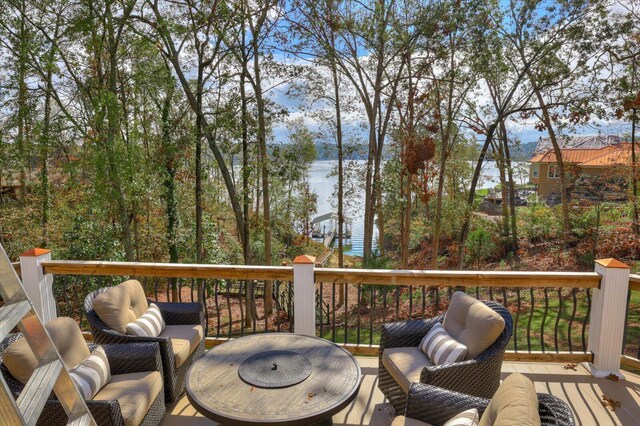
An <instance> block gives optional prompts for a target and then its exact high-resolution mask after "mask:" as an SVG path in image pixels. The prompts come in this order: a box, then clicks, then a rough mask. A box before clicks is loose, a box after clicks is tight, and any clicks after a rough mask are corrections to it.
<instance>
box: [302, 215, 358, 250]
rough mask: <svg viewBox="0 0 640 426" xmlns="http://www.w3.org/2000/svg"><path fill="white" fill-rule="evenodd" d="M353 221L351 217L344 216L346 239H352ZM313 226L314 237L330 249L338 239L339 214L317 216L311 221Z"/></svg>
mask: <svg viewBox="0 0 640 426" xmlns="http://www.w3.org/2000/svg"><path fill="white" fill-rule="evenodd" d="M352 222H353V220H352V219H351V218H350V217H347V216H344V225H345V229H344V237H345V238H350V237H351V224H352ZM311 225H312V226H313V230H312V235H311V236H312V237H313V238H317V239H322V242H323V244H324V246H325V247H327V248H329V247H331V245H332V244H333V241H334V240H335V239H336V238H337V237H338V213H335V212H332V213H326V214H322V215H320V216H316V217H314V218H313V220H312V221H311Z"/></svg>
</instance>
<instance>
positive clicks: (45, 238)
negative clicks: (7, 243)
mask: <svg viewBox="0 0 640 426" xmlns="http://www.w3.org/2000/svg"><path fill="white" fill-rule="evenodd" d="M51 52H52V51H51ZM51 52H50V53H49V59H50V60H52V59H53V58H52V56H53V55H52V53H51ZM45 84H46V89H45V90H46V93H45V97H44V124H43V127H42V136H41V138H40V161H41V163H42V165H41V168H40V186H41V191H42V212H41V216H40V224H41V226H42V242H41V244H42V247H47V246H48V244H49V208H50V204H51V203H50V200H49V168H48V167H49V138H50V132H51V89H52V71H51V66H48V67H47V78H46V82H45Z"/></svg>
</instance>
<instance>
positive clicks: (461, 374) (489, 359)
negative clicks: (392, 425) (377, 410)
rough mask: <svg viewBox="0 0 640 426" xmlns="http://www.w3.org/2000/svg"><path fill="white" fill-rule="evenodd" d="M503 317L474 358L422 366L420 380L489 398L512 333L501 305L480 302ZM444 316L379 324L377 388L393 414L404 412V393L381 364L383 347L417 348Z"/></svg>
mask: <svg viewBox="0 0 640 426" xmlns="http://www.w3.org/2000/svg"><path fill="white" fill-rule="evenodd" d="M483 303H484V304H485V305H487V306H488V307H490V308H491V309H493V310H494V311H496V312H497V313H498V314H500V316H501V317H502V318H503V319H504V323H505V326H504V330H503V331H502V334H500V336H499V337H498V339H497V340H496V341H495V342H494V343H493V344H492V345H491V346H489V348H487V349H486V350H485V351H484V352H483V353H481V354H480V355H479V356H477V357H476V358H474V359H468V360H464V361H460V362H456V363H453V364H446V365H432V366H425V367H424V368H422V370H421V372H420V383H425V384H430V385H433V386H438V387H441V388H444V389H449V390H452V391H456V392H461V393H463V394H467V395H473V396H476V397H481V398H491V397H492V396H493V394H494V393H495V391H496V390H497V389H498V387H499V386H500V369H501V368H502V359H503V357H504V351H505V348H506V346H507V344H508V343H509V340H510V339H511V335H512V333H513V320H512V318H511V314H510V313H509V311H508V310H507V309H506V308H504V306H502V305H500V304H498V303H495V302H490V301H485V302H483ZM443 320H444V315H439V316H437V317H434V318H431V319H428V320H409V321H402V322H395V323H387V324H383V326H382V336H381V340H380V352H379V373H378V387H379V388H380V390H381V391H382V393H383V394H384V395H385V396H386V397H387V399H388V400H389V402H390V403H391V405H392V406H393V408H394V409H395V410H396V413H398V414H400V413H403V412H404V409H405V406H406V399H407V393H406V391H405V390H403V389H402V387H401V386H400V384H399V383H398V382H397V381H396V380H395V379H394V377H393V376H392V375H391V373H390V372H389V371H388V370H387V368H386V367H385V366H384V365H383V363H382V356H383V353H384V350H385V349H387V348H404V347H417V346H418V345H419V344H420V341H421V340H422V338H423V337H424V336H426V334H427V333H428V332H429V330H431V327H433V326H434V325H435V324H436V323H442V322H443Z"/></svg>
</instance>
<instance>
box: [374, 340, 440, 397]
mask: <svg viewBox="0 0 640 426" xmlns="http://www.w3.org/2000/svg"><path fill="white" fill-rule="evenodd" d="M382 365H384V366H385V367H386V369H387V371H389V374H391V377H393V378H394V379H395V381H396V382H398V384H399V385H400V387H401V388H402V390H403V391H404V392H405V393H408V392H409V385H410V384H411V383H419V382H420V373H421V372H422V369H423V368H424V367H430V366H433V362H431V360H430V359H429V357H427V355H425V353H424V352H422V351H421V350H420V348H418V347H409V348H387V349H385V350H384V352H383V353H382Z"/></svg>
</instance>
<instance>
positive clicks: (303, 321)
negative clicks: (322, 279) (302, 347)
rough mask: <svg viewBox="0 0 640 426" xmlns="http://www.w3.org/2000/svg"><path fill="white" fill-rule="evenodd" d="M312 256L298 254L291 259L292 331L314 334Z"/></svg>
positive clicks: (313, 274)
mask: <svg viewBox="0 0 640 426" xmlns="http://www.w3.org/2000/svg"><path fill="white" fill-rule="evenodd" d="M315 262H316V258H315V257H313V256H298V257H296V258H295V259H294V260H293V318H294V325H293V331H294V332H296V333H298V334H305V335H307V336H315V335H316V300H315V299H316V284H315V273H314V266H315Z"/></svg>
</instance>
